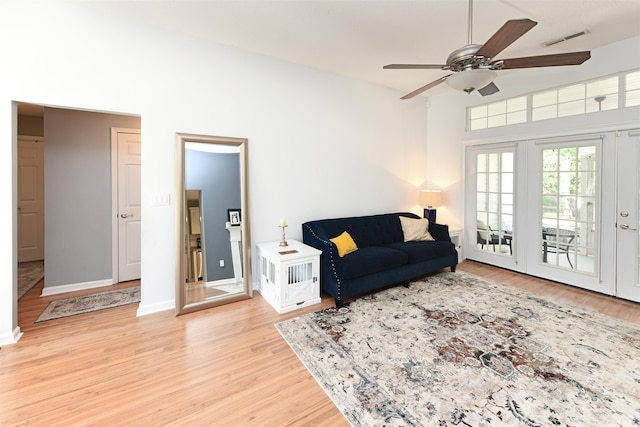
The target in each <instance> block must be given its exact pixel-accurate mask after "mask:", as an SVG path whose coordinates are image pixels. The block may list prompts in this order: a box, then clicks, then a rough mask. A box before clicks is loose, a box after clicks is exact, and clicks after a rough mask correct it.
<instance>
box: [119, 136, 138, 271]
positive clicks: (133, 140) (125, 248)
mask: <svg viewBox="0 0 640 427" xmlns="http://www.w3.org/2000/svg"><path fill="white" fill-rule="evenodd" d="M117 141H118V156H117V157H118V171H117V174H118V209H117V216H118V219H117V221H118V278H117V280H118V281H119V282H124V281H127V280H135V279H139V278H140V226H141V221H140V220H141V218H140V184H141V182H140V163H141V150H140V148H141V147H140V133H129V132H118V133H117Z"/></svg>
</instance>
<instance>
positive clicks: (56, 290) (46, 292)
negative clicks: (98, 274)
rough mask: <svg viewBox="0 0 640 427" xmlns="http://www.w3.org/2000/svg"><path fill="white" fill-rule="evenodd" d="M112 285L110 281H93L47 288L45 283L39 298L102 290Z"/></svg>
mask: <svg viewBox="0 0 640 427" xmlns="http://www.w3.org/2000/svg"><path fill="white" fill-rule="evenodd" d="M111 285H113V280H112V279H104V280H95V281H93V282H83V283H72V284H70V285H60V286H50V287H47V285H46V283H45V286H44V289H42V295H40V296H41V297H48V296H50V295H57V294H64V293H67V292H74V291H83V290H85V289H93V288H102V287H105V286H111Z"/></svg>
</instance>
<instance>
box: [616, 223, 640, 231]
mask: <svg viewBox="0 0 640 427" xmlns="http://www.w3.org/2000/svg"><path fill="white" fill-rule="evenodd" d="M620 228H622V229H623V230H631V231H638V229H637V228H631V227H629V224H620Z"/></svg>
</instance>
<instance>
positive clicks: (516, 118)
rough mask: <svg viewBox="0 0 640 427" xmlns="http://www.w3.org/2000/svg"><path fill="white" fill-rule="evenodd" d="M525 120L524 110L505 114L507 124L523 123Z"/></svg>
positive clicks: (525, 113)
mask: <svg viewBox="0 0 640 427" xmlns="http://www.w3.org/2000/svg"><path fill="white" fill-rule="evenodd" d="M526 121H527V112H526V111H517V112H515V113H509V114H507V124H508V125H515V124H517V123H525V122H526Z"/></svg>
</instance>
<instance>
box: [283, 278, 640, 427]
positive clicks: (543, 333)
mask: <svg viewBox="0 0 640 427" xmlns="http://www.w3.org/2000/svg"><path fill="white" fill-rule="evenodd" d="M276 328H277V329H278V330H279V331H280V333H281V334H282V336H283V337H284V338H285V340H286V341H287V342H288V343H289V345H290V346H291V348H292V349H293V350H294V351H295V353H296V354H297V355H298V357H299V358H300V359H301V361H302V362H303V363H304V365H305V366H306V367H307V369H308V370H309V371H310V372H311V373H312V375H313V376H314V377H315V379H316V380H317V381H318V383H319V384H320V385H321V386H322V388H323V389H324V390H325V392H326V393H327V394H328V395H329V397H330V398H331V399H332V400H333V402H334V403H335V405H336V406H337V407H338V409H340V411H341V412H342V413H343V414H344V416H345V417H346V419H347V420H348V421H349V422H350V423H351V424H352V425H354V426H441V427H444V426H476V427H480V426H484V427H489V426H491V427H496V426H527V427H533V426H581V427H587V426H631V425H640V326H639V325H636V324H633V323H630V322H624V321H621V320H617V319H614V318H611V317H608V316H604V315H601V314H599V313H594V312H590V311H588V310H586V309H582V308H576V307H573V306H570V305H566V304H561V303H556V302H553V301H549V300H546V299H544V298H541V297H538V296H536V295H533V294H531V293H528V292H525V291H522V290H519V289H516V288H513V287H508V286H506V285H502V284H498V283H492V282H489V281H486V280H484V279H481V278H479V277H476V276H473V275H470V274H466V273H462V272H457V273H450V272H446V273H441V274H438V275H435V276H432V277H429V278H428V279H425V280H424V281H419V282H414V283H411V285H410V286H409V287H408V288H405V287H402V286H399V287H394V288H391V289H388V290H385V291H382V292H379V293H376V294H373V295H369V296H366V297H363V298H359V299H357V300H355V301H353V302H351V303H350V304H348V305H346V306H345V307H343V308H341V309H336V308H329V309H325V310H321V311H318V312H316V313H309V314H305V315H303V316H300V317H297V318H294V319H291V320H288V321H285V322H282V323H278V324H276Z"/></svg>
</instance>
